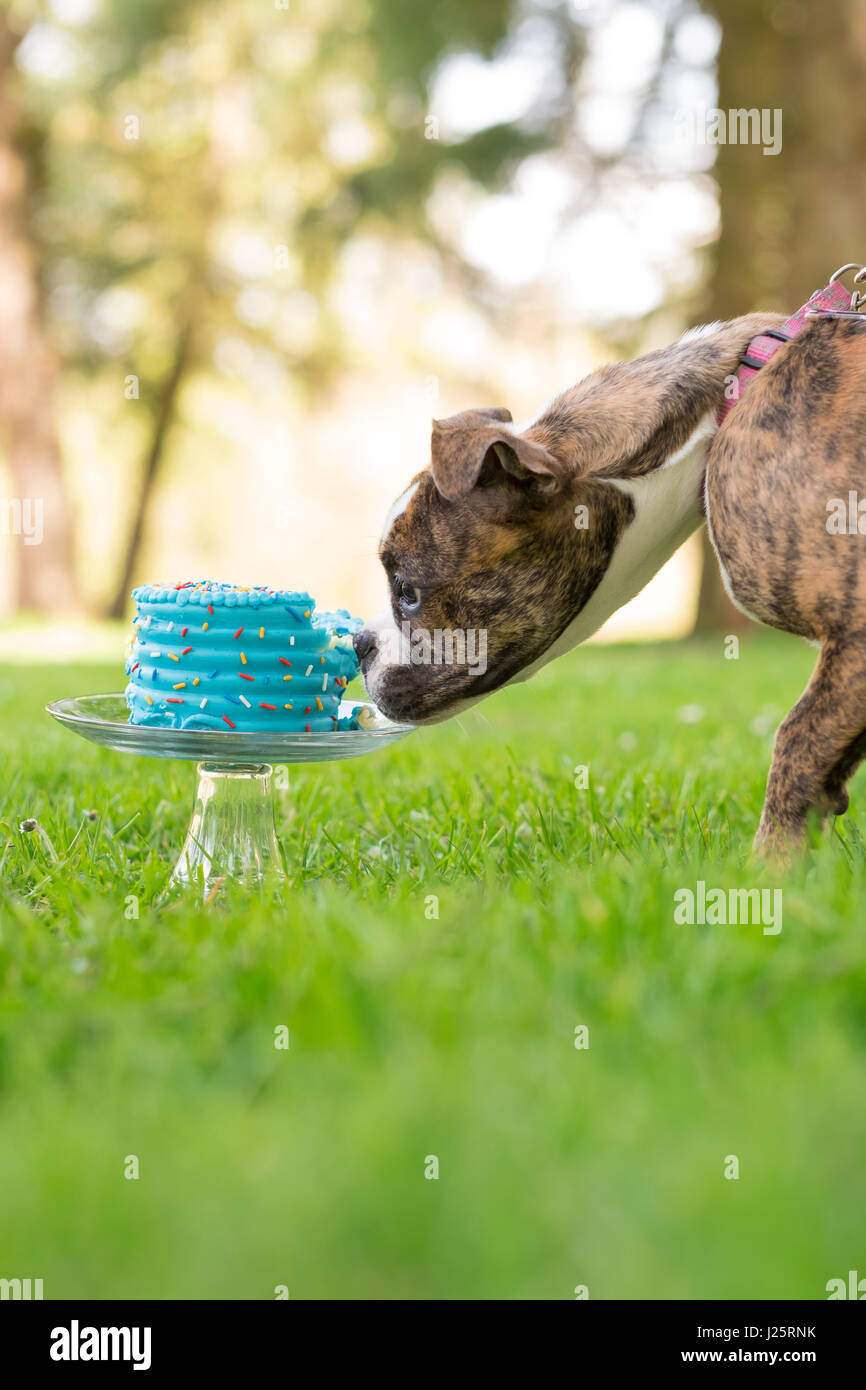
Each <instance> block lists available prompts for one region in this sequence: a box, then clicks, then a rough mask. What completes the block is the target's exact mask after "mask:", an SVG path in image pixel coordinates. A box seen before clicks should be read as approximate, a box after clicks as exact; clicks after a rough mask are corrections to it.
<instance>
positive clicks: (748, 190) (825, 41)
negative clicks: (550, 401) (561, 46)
mask: <svg viewBox="0 0 866 1390" xmlns="http://www.w3.org/2000/svg"><path fill="white" fill-rule="evenodd" d="M705 8H706V9H707V11H708V12H709V13H712V14H714V15H715V17H716V19H717V20H718V21H719V24H720V25H721V29H722V43H721V49H720V53H719V66H718V82H719V95H718V105H719V107H720V109H721V110H723V111H729V110H731V109H739V108H746V109H750V108H753V107H757V108H759V109H761V108H765V107H766V108H769V109H770V111H775V110H777V109H779V110H781V112H782V115H781V123H782V124H781V130H782V149H781V153H779V154H777V155H765V154H764V153H763V151H762V149H761V147H760V145H721V146H720V147H719V150H718V161H717V163H716V170H715V172H716V178H717V180H718V184H719V195H720V211H721V224H722V231H721V237H720V240H719V242H718V246H717V248H716V253H715V264H714V274H713V279H712V283H711V287H710V294H709V298H708V303H707V307H706V317H707V318H708V319H727V318H732V317H734V316H735V315H737V314H744V313H748V312H750V311H751V310H753V309H779V310H787V311H788V312H790V313H793V312H794V311H795V310H796V309H798V308H799V307H800V305H801V304H802V303H803V302H804V301H805V300H806V299H808V297H809V295H810V294H811V293H812V291H813V290H816V289H818V288H819V287H820V286H822V285H824V284H826V282H827V278H828V277H829V275H830V274H831V273H832V272H833V271H834V270H836V269H837V267H838V266H840V265H843V264H844V263H845V262H846V261H866V183H864V180H863V178H862V174H861V171H862V168H863V164H864V160H866V102H864V100H863V96H864V92H866V6H864V5H863V3H862V0H834V3H833V4H829V5H817V4H807V3H805V0H705ZM777 119H778V118H777ZM704 556H705V564H704V574H703V579H702V583H701V593H700V599H699V604H698V616H697V621H696V630H699V631H700V630H708V629H713V630H716V631H718V630H719V629H720V628H722V629H724V630H725V631H728V630H730V631H734V632H735V631H737V630H738V628H740V627H742V626H743V625H744V624H745V623H747V621H748V620H747V619H745V618H744V617H743V615H742V614H740V613H739V612H738V611H737V610H736V609H735V608H734V606H733V604H731V602H730V600H729V599H728V597H727V595H726V593H725V591H724V588H723V586H722V582H721V577H720V575H719V568H718V563H717V561H716V559H715V556H714V554H713V550H712V546H711V545H710V543H709V539H708V537H707V536H706V533H704Z"/></svg>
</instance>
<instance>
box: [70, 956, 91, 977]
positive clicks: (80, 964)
mask: <svg viewBox="0 0 866 1390" xmlns="http://www.w3.org/2000/svg"><path fill="white" fill-rule="evenodd" d="M69 968H70V970H71V971H72V973H73V975H83V974H84V972H85V970H86V969H87V961H86V960H85V959H84V957H83V956H76V958H75V960H74V961H73V962H72V964H71V966H70V967H69Z"/></svg>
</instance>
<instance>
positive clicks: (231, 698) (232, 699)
mask: <svg viewBox="0 0 866 1390" xmlns="http://www.w3.org/2000/svg"><path fill="white" fill-rule="evenodd" d="M223 698H224V699H226V700H228V702H229V704H230V705H239V704H240V700H239V699H238V697H237V696H236V695H225V696H224V697H223Z"/></svg>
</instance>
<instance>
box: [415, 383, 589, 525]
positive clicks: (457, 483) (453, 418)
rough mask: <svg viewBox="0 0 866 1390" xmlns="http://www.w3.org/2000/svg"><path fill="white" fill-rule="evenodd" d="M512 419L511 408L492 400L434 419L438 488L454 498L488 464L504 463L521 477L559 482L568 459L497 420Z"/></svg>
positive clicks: (433, 453) (433, 464) (463, 492)
mask: <svg viewBox="0 0 866 1390" xmlns="http://www.w3.org/2000/svg"><path fill="white" fill-rule="evenodd" d="M510 420H511V412H510V411H509V410H505V409H504V408H503V407H501V406H490V407H488V408H486V409H483V410H464V411H462V412H461V413H460V414H459V415H450V416H449V417H448V418H447V419H446V420H434V421H433V434H432V438H431V441H430V471H431V473H432V474H433V481H434V483H435V484H436V487H437V489H438V491H439V492H440V493H441V494H442V496H443V497H445V498H447V499H448V501H449V502H456V501H458V500H459V498H461V497H466V496H467V494H468V493H470V492H471V491H472V489H473V488H474V487H475V485H476V483H477V482H478V480H479V478H480V476H481V472H482V469H484V468H485V465H486V466H487V468H490V467H499V468H502V469H504V471H505V472H506V473H510V474H512V475H513V476H515V477H518V478H527V477H529V476H530V475H531V474H535V475H540V476H542V477H544V478H545V480H546V485H547V486H548V487H549V488H554V487H556V486H557V480H558V479H559V477H560V476H562V474H563V473H564V472H565V468H564V466H563V464H562V463H561V462H560V461H559V460H558V459H557V458H555V457H554V455H553V454H551V453H550V452H549V451H548V450H547V449H545V447H544V445H543V444H539V443H536V442H535V441H534V440H532V439H527V438H525V436H524V435H521V434H514V433H513V432H512V431H511V430H505V429H502V428H501V427H500V424H497V423H496V422H501V423H504V422H507V421H510Z"/></svg>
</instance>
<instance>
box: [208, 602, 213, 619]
mask: <svg viewBox="0 0 866 1390" xmlns="http://www.w3.org/2000/svg"><path fill="white" fill-rule="evenodd" d="M207 611H208V612H209V613H210V615H211V617H213V609H212V608H211V606H210V604H208V606H207Z"/></svg>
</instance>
